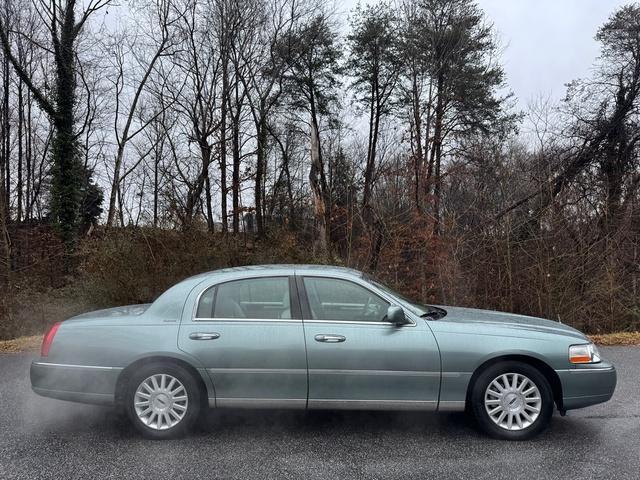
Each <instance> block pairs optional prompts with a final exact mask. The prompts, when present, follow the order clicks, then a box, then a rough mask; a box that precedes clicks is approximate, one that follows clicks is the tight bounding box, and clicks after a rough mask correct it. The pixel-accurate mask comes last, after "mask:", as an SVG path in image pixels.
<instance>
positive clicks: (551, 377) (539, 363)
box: [465, 354, 563, 410]
mask: <svg viewBox="0 0 640 480" xmlns="http://www.w3.org/2000/svg"><path fill="white" fill-rule="evenodd" d="M507 361H517V362H522V363H526V364H528V365H530V366H532V367H534V368H535V369H536V370H538V371H539V372H540V373H542V375H544V377H545V378H546V379H547V381H548V382H549V385H550V386H551V391H552V393H553V400H554V402H555V404H556V405H557V407H558V410H563V406H562V382H561V381H560V377H559V376H558V374H557V373H556V371H555V370H554V369H553V368H552V367H551V366H550V365H549V364H548V363H546V362H545V361H543V360H541V359H539V358H536V357H533V356H530V355H525V354H505V355H500V356H497V357H492V358H490V359H488V360H486V361H484V362H483V363H482V364H480V365H479V366H478V367H477V368H476V369H475V370H474V371H473V374H472V375H471V379H470V380H469V384H468V385H467V394H466V397H465V404H466V405H467V407H468V406H469V405H470V399H471V392H472V391H473V387H474V385H475V382H476V381H477V379H478V377H479V376H480V373H482V371H483V370H485V369H486V368H488V367H490V366H492V365H495V364H496V363H500V362H507Z"/></svg>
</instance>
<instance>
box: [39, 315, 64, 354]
mask: <svg viewBox="0 0 640 480" xmlns="http://www.w3.org/2000/svg"><path fill="white" fill-rule="evenodd" d="M58 328H60V322H56V323H54V324H53V327H51V328H50V329H49V331H48V332H47V334H46V335H45V336H44V338H43V339H42V348H41V349H40V355H41V356H42V357H46V356H48V355H49V349H50V348H51V344H52V343H53V337H55V336H56V332H57V331H58Z"/></svg>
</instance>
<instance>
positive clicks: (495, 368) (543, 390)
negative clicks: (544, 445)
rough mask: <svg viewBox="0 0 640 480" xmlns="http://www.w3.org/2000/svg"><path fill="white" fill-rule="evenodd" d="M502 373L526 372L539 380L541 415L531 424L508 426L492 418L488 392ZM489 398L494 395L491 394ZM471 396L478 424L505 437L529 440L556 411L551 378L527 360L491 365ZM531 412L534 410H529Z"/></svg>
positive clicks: (536, 380) (498, 436)
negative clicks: (554, 409)
mask: <svg viewBox="0 0 640 480" xmlns="http://www.w3.org/2000/svg"><path fill="white" fill-rule="evenodd" d="M502 374H519V375H524V376H525V377H527V378H528V379H529V381H530V382H533V383H534V384H535V386H536V387H537V388H538V391H539V392H540V401H541V403H542V404H541V405H540V412H539V414H538V417H537V418H535V420H534V421H533V422H532V423H531V424H530V425H528V426H525V427H524V428H522V429H520V430H508V429H507V428H505V427H501V426H499V425H498V424H497V423H496V422H494V420H492V419H491V417H490V415H489V413H488V412H487V410H486V408H485V393H486V391H487V388H488V387H489V385H490V384H491V383H492V382H493V380H494V379H496V378H498V377H499V376H501V375H502ZM525 390H526V389H525ZM489 398H490V399H491V397H489ZM470 400H471V410H472V412H473V415H474V417H475V419H476V421H477V422H478V426H479V427H480V428H481V429H482V430H483V431H484V432H485V433H487V434H488V435H490V436H492V437H494V438H498V439H503V440H528V439H530V438H532V437H534V436H536V435H538V434H539V433H540V432H542V431H543V430H544V429H545V428H547V426H548V425H549V422H550V421H551V417H552V415H553V391H552V389H551V385H549V381H548V380H547V379H546V377H545V376H544V375H543V374H542V373H541V372H540V371H539V370H538V369H537V368H535V367H532V366H531V365H529V364H526V363H523V362H517V361H506V362H500V363H496V364H494V365H491V366H489V367H487V368H486V369H485V370H483V371H482V372H481V373H480V375H479V376H478V378H477V379H476V381H475V382H474V385H473V389H472V391H471V398H470ZM516 402H517V400H516ZM528 413H531V412H530V411H528ZM496 415H498V414H496ZM498 420H499V419H498ZM523 424H524V422H523Z"/></svg>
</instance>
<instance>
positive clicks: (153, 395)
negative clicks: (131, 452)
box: [125, 364, 200, 439]
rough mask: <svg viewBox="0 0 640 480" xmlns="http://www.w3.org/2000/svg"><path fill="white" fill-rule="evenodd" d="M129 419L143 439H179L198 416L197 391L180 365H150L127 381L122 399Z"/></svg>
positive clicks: (188, 374) (194, 381) (189, 374)
mask: <svg viewBox="0 0 640 480" xmlns="http://www.w3.org/2000/svg"><path fill="white" fill-rule="evenodd" d="M125 402H126V403H125V407H126V411H127V415H128V416H129V419H130V420H131V422H132V423H133V425H134V426H135V427H136V429H137V430H138V431H140V432H141V433H142V434H143V435H144V436H145V437H147V438H152V439H171V438H179V437H181V436H183V435H184V434H185V433H187V432H188V431H189V430H190V429H191V427H192V426H193V423H194V422H195V420H196V419H197V418H198V415H199V412H200V389H199V387H198V384H197V382H196V380H195V379H194V378H193V376H192V375H191V373H189V371H187V370H186V369H184V368H182V367H180V366H179V365H171V364H150V365H145V366H144V367H142V368H141V369H139V370H138V371H136V372H135V373H134V374H133V375H132V376H131V378H130V379H129V382H128V385H127V393H126V396H125Z"/></svg>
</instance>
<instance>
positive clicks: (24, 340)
mask: <svg viewBox="0 0 640 480" xmlns="http://www.w3.org/2000/svg"><path fill="white" fill-rule="evenodd" d="M41 344H42V335H35V336H33V337H20V338H15V339H13V340H1V341H0V353H18V352H27V351H36V350H38V349H39V348H40V345H41Z"/></svg>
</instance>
